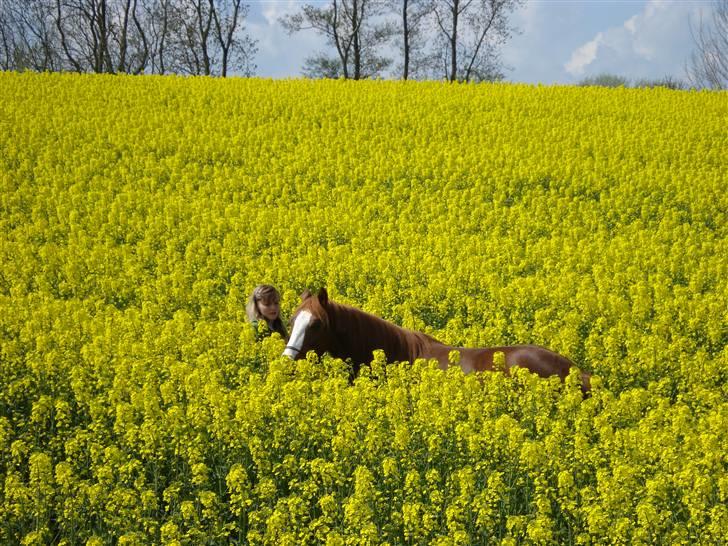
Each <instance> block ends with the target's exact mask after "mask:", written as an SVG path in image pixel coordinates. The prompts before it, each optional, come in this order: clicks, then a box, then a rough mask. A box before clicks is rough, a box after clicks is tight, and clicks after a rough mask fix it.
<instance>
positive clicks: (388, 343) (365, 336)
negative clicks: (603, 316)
mask: <svg viewBox="0 0 728 546" xmlns="http://www.w3.org/2000/svg"><path fill="white" fill-rule="evenodd" d="M299 317H300V320H299ZM377 349H381V350H383V351H384V354H385V356H386V358H387V361H388V362H410V363H412V362H414V361H415V360H417V359H418V358H424V359H434V360H437V361H438V363H439V366H440V368H441V369H443V370H444V369H447V368H448V366H449V365H450V364H449V362H450V352H451V351H457V352H458V353H459V355H460V361H459V366H460V367H461V368H462V370H463V371H464V372H465V373H469V372H473V371H477V372H482V371H491V370H493V369H494V365H493V361H494V356H495V354H496V353H497V352H501V353H503V354H504V356H505V369H504V370H503V371H504V372H505V373H508V371H509V370H510V368H512V367H513V366H515V365H518V366H520V367H523V368H526V369H528V370H530V371H532V372H534V373H536V374H538V375H540V376H541V377H549V376H552V375H557V376H559V377H560V378H561V379H562V380H563V379H565V378H566V376H567V375H568V374H569V370H570V368H571V367H572V366H573V365H574V364H573V363H572V362H571V361H570V360H569V359H568V358H566V357H565V356H562V355H560V354H558V353H555V352H553V351H551V350H549V349H546V348H545V347H540V346H538V345H507V346H501V347H487V348H479V349H474V348H465V347H451V346H449V345H445V344H444V343H441V342H439V341H438V340H436V339H435V338H433V337H431V336H429V335H427V334H423V333H421V332H415V331H412V330H407V329H405V328H401V327H399V326H397V325H395V324H392V323H390V322H387V321H386V320H384V319H381V318H379V317H376V316H374V315H370V314H368V313H365V312H364V311H361V310H359V309H356V308H353V307H349V306H346V305H341V304H338V303H335V302H333V301H330V300H329V299H328V295H327V293H326V290H325V289H322V290H321V292H320V293H319V294H318V296H312V295H311V294H310V293H309V292H308V291H306V292H304V294H303V295H302V303H301V305H300V306H299V308H298V309H297V310H296V312H295V313H294V315H293V328H292V332H291V338H290V341H289V345H288V346H287V347H286V350H285V352H284V354H286V355H288V356H290V357H291V358H302V357H303V356H305V355H306V353H307V352H308V351H310V350H313V351H315V352H316V353H317V354H319V355H322V354H323V353H325V352H328V353H329V354H331V355H332V356H334V357H336V358H341V359H350V360H351V362H352V364H353V368H354V369H353V373H354V375H356V374H358V373H359V368H360V367H361V366H362V365H363V364H368V363H370V362H371V361H372V358H373V353H374V351H375V350H377ZM581 375H582V390H583V391H584V392H585V393H586V392H587V391H588V390H589V388H590V384H589V377H590V376H589V374H587V373H582V374H581Z"/></svg>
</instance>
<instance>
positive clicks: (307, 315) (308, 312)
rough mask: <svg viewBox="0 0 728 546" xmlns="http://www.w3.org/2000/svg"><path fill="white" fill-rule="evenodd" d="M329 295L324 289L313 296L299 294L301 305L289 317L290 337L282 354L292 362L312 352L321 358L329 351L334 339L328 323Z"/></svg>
mask: <svg viewBox="0 0 728 546" xmlns="http://www.w3.org/2000/svg"><path fill="white" fill-rule="evenodd" d="M329 305H330V303H329V295H328V293H327V292H326V289H325V288H322V289H321V290H319V292H318V294H316V295H313V294H311V292H310V291H309V290H306V291H305V292H304V293H303V294H301V304H300V305H299V306H298V309H296V311H295V312H294V313H293V316H292V317H291V323H292V328H291V337H290V339H289V340H288V345H287V346H286V350H285V351H283V354H284V355H286V356H289V357H290V358H292V359H294V360H298V359H301V358H303V357H305V356H306V353H308V351H314V352H315V353H316V354H317V355H319V356H321V355H323V354H324V353H325V352H327V351H329V352H330V351H331V348H332V347H333V343H334V337H333V335H332V332H331V329H330V321H329Z"/></svg>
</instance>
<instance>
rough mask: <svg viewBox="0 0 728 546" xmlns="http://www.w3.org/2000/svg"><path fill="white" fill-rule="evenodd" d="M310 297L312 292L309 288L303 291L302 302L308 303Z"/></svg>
mask: <svg viewBox="0 0 728 546" xmlns="http://www.w3.org/2000/svg"><path fill="white" fill-rule="evenodd" d="M310 297H311V291H310V290H309V289H308V288H306V290H304V291H303V294H301V301H306V300H307V299H308V298H310Z"/></svg>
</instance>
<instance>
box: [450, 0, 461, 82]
mask: <svg viewBox="0 0 728 546" xmlns="http://www.w3.org/2000/svg"><path fill="white" fill-rule="evenodd" d="M459 7H460V0H454V1H453V10H452V34H451V35H450V81H451V82H454V81H455V80H456V79H457V76H458V41H457V38H458V15H459Z"/></svg>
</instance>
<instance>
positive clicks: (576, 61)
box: [564, 32, 604, 76]
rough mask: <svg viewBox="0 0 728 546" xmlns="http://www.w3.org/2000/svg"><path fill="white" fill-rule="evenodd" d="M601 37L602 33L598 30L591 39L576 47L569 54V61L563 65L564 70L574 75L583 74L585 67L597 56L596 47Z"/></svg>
mask: <svg viewBox="0 0 728 546" xmlns="http://www.w3.org/2000/svg"><path fill="white" fill-rule="evenodd" d="M603 37H604V36H603V34H602V33H601V32H600V33H599V34H597V35H596V36H595V37H594V39H593V40H592V41H590V42H587V43H585V44H584V45H583V46H581V47H580V48H578V49H576V50H575V51H574V52H573V53H572V54H571V59H569V61H568V62H567V63H566V64H565V65H564V68H565V69H566V71H567V72H568V73H569V74H572V75H574V76H580V75H581V74H583V73H584V70H585V69H586V67H587V66H589V65H590V64H591V63H592V62H594V59H596V58H597V49H598V48H599V43H600V42H601V41H602V39H603Z"/></svg>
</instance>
